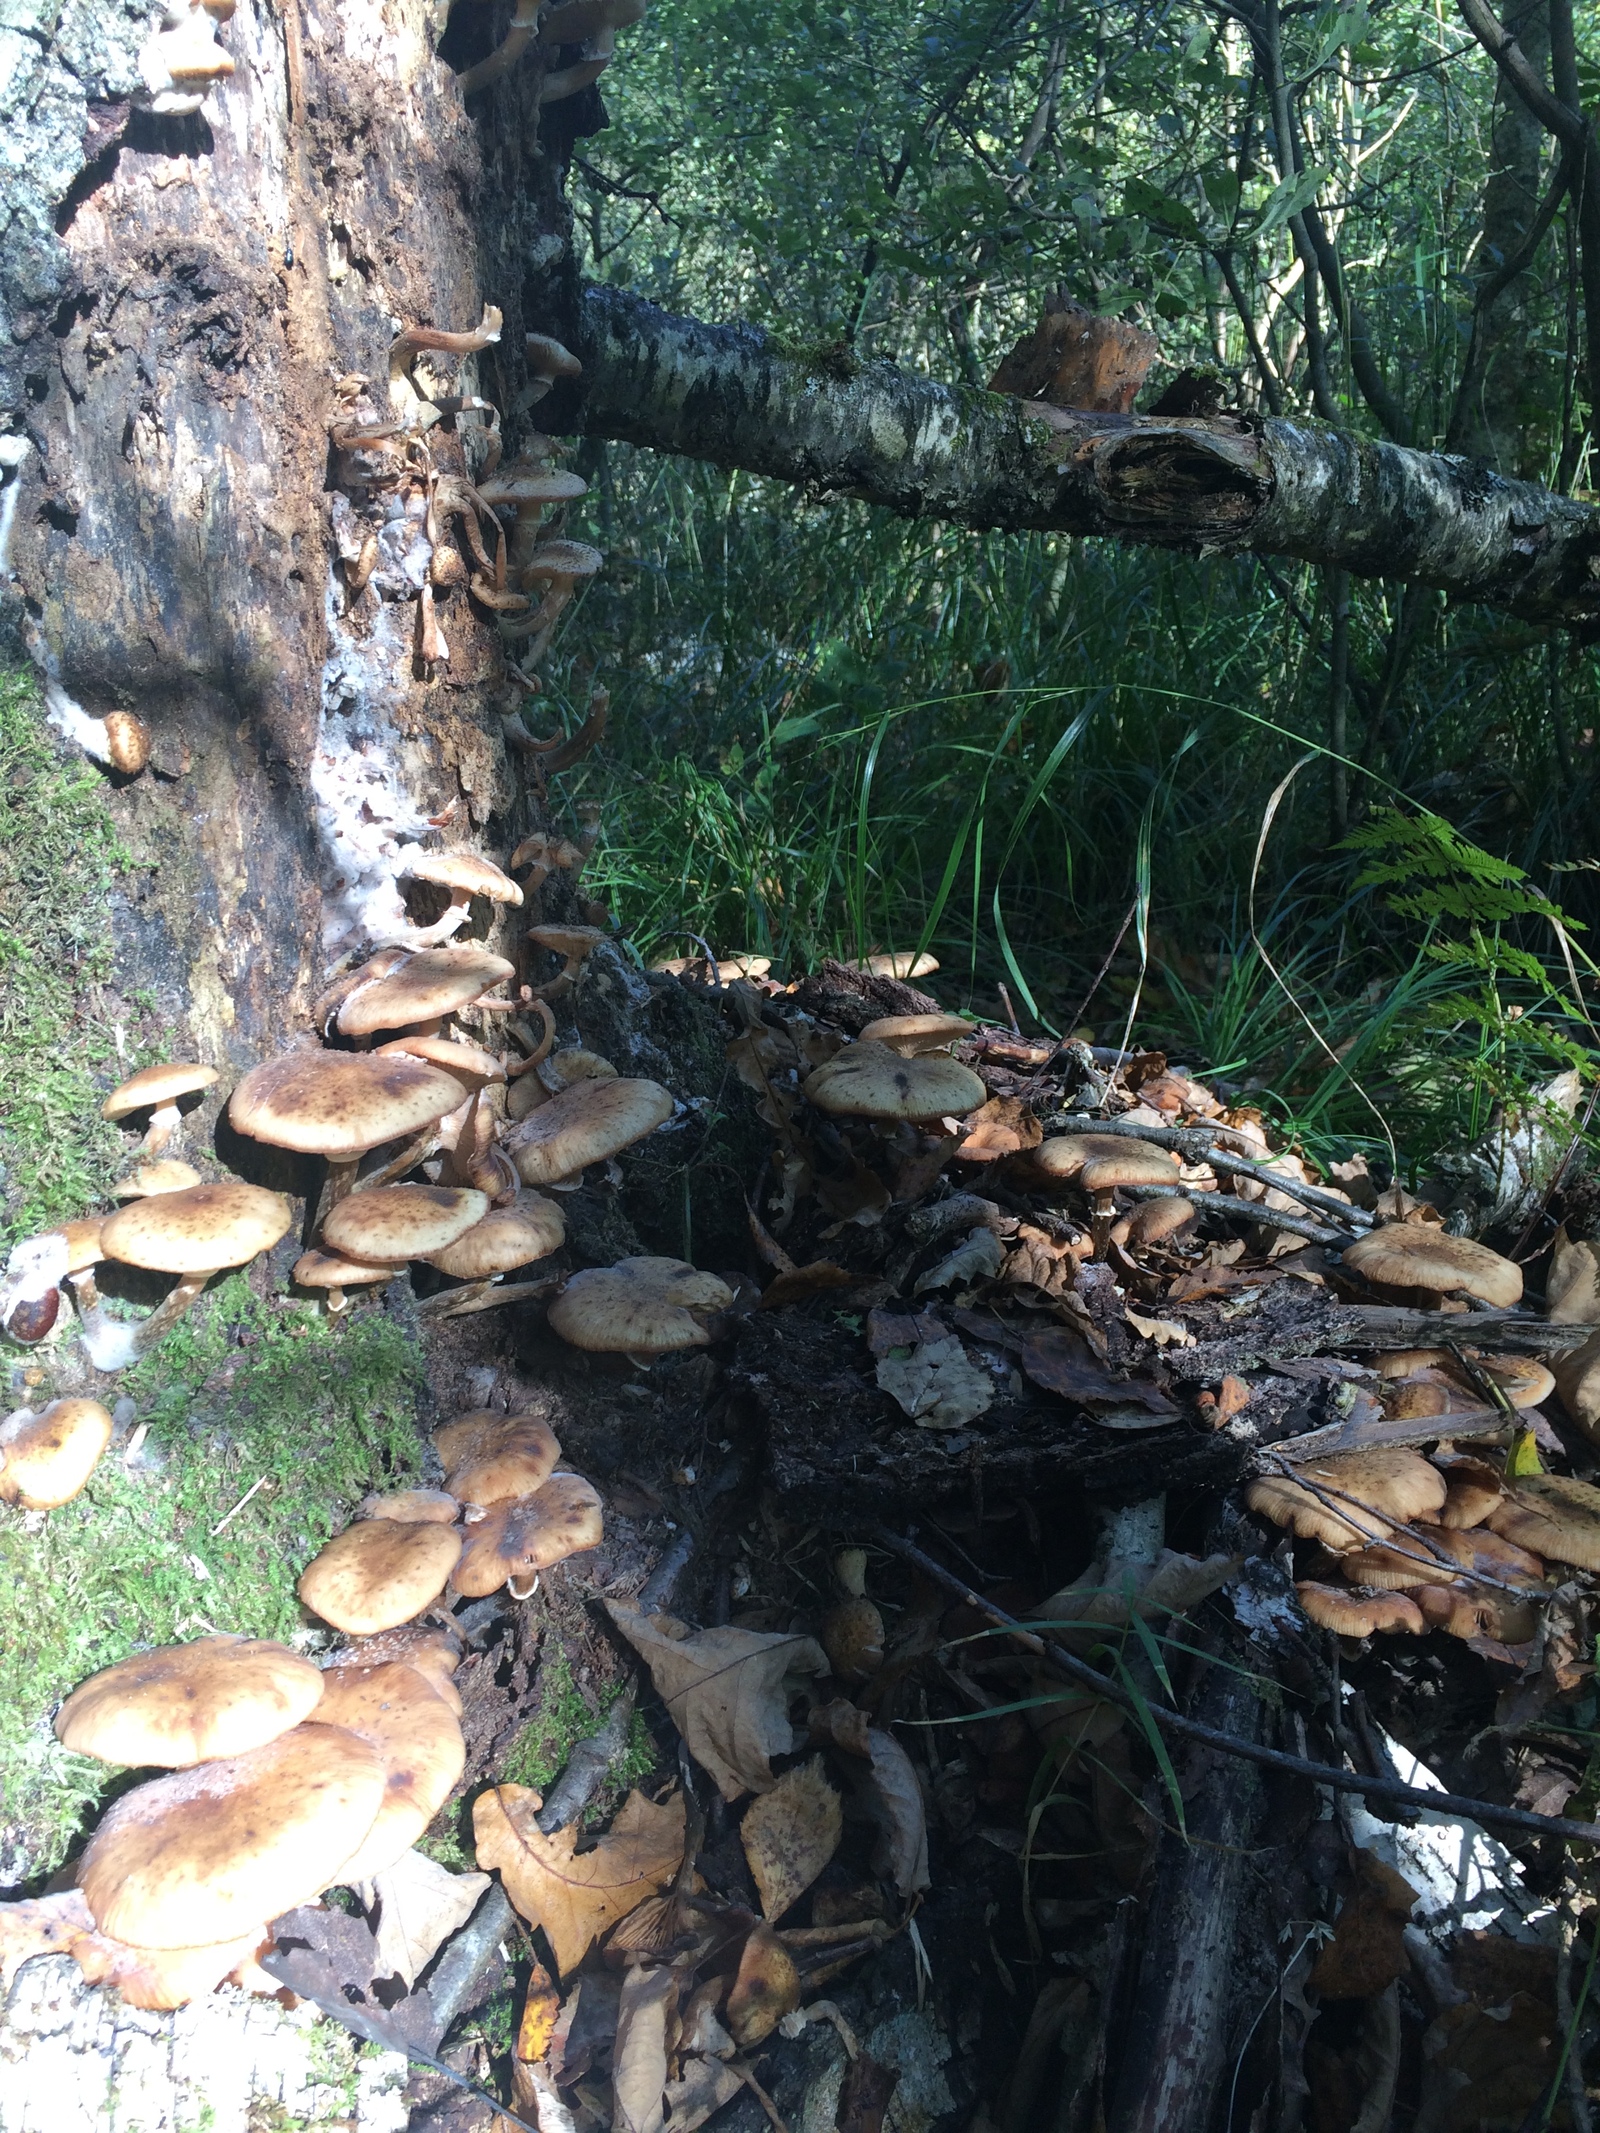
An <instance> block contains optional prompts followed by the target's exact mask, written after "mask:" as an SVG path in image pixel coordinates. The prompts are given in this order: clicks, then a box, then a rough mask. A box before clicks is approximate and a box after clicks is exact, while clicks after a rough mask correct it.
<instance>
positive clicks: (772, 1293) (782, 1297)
mask: <svg viewBox="0 0 1600 2133" xmlns="http://www.w3.org/2000/svg"><path fill="white" fill-rule="evenodd" d="M855 1278H856V1277H855V1275H854V1274H851V1273H848V1272H847V1271H846V1270H845V1268H843V1267H842V1266H835V1265H834V1263H833V1261H832V1260H831V1259H813V1260H812V1262H811V1264H810V1265H809V1266H795V1267H788V1268H786V1269H785V1270H784V1271H783V1272H782V1273H780V1274H778V1275H777V1276H776V1277H775V1278H774V1279H773V1280H771V1281H769V1282H768V1283H767V1286H766V1287H765V1288H764V1289H763V1290H762V1292H761V1300H760V1302H759V1303H758V1304H757V1305H756V1309H757V1310H758V1311H777V1310H781V1309H782V1307H783V1306H784V1305H785V1304H792V1303H804V1302H805V1300H806V1298H807V1297H808V1296H821V1295H823V1294H824V1293H825V1291H827V1290H828V1289H848V1288H849V1287H851V1285H852V1284H853V1283H854V1281H855Z"/></svg>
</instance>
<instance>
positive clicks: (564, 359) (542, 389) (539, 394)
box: [523, 333, 583, 407]
mask: <svg viewBox="0 0 1600 2133" xmlns="http://www.w3.org/2000/svg"><path fill="white" fill-rule="evenodd" d="M523 347H524V350H525V352H526V355H527V361H528V374H529V376H530V377H531V378H532V379H533V381H534V383H533V387H532V389H531V390H530V392H529V394H528V404H529V406H530V407H531V406H532V405H533V404H534V402H535V401H538V400H542V399H543V398H544V396H545V394H546V393H547V392H548V391H549V390H550V388H551V386H552V385H554V384H555V382H556V380H557V378H578V377H581V376H582V375H583V365H582V364H581V363H580V362H579V361H578V359H577V357H576V356H575V355H574V354H573V353H572V350H571V349H570V348H564V347H563V346H562V345H561V343H560V342H559V341H557V340H553V339H552V338H551V336H550V335H549V334H548V333H529V334H525V335H524V336H523Z"/></svg>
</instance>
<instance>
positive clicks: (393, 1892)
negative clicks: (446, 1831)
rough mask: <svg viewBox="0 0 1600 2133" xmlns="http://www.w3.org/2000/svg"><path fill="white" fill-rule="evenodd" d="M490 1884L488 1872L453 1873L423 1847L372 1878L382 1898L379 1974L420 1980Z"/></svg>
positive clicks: (375, 1972) (409, 1982)
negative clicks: (432, 1857) (438, 1950)
mask: <svg viewBox="0 0 1600 2133" xmlns="http://www.w3.org/2000/svg"><path fill="white" fill-rule="evenodd" d="M488 1886H489V1877H488V1875H487V1874H452V1873H451V1872H450V1871H449V1869H448V1868H446V1867H442V1866H439V1865H437V1864H436V1863H435V1862H434V1861H433V1860H432V1859H429V1858H427V1857H426V1856H425V1855H424V1854H423V1853H422V1852H419V1851H409V1852H402V1853H401V1854H400V1856H399V1858H398V1859H397V1860H396V1861H395V1862H394V1864H393V1866H388V1867H385V1868H384V1870H383V1872H382V1873H381V1874H378V1875H376V1876H375V1877H374V1879H373V1882H372V1887H373V1891H374V1893H375V1894H376V1896H377V1899H378V1924H377V1929H376V1933H377V1942H378V1954H377V1960H376V1963H375V1965H374V1968H373V1975H374V1976H375V1977H397V1978H400V1979H401V1980H402V1981H403V1982H404V1983H405V1984H406V1985H408V1986H410V1985H414V1984H415V1983H416V1981H417V1978H418V1977H419V1975H420V1974H421V1973H422V1972H423V1971H424V1970H426V1969H427V1967H428V1964H429V1963H430V1962H431V1961H432V1960H433V1956H434V1953H435V1951H436V1950H437V1949H438V1948H439V1947H440V1946H441V1945H442V1944H443V1943H444V1942H445V1941H446V1940H448V1939H449V1937H450V1935H451V1934H452V1933H454V1932H456V1931H457V1930H458V1929H459V1928H460V1927H462V1926H464V1925H465V1924H466V1922H467V1920H468V1919H469V1918H470V1917H471V1916H472V1914H473V1912H474V1911H475V1910H476V1909H477V1908H478V1900H479V1898H480V1897H481V1896H482V1894H483V1892H484V1890H485V1889H486V1888H487V1887H488Z"/></svg>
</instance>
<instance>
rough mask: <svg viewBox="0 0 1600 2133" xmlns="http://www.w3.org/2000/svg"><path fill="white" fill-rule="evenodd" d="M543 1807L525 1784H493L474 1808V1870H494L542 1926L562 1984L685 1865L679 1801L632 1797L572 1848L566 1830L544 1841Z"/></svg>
mask: <svg viewBox="0 0 1600 2133" xmlns="http://www.w3.org/2000/svg"><path fill="white" fill-rule="evenodd" d="M543 1804H544V1803H543V1800H542V1798H541V1796H540V1795H539V1794H538V1793H537V1792H531V1791H530V1790H529V1789H528V1787H527V1786H525V1785H497V1786H495V1787H494V1788H493V1789H492V1790H490V1791H488V1792H485V1793H480V1794H479V1796H478V1799H477V1800H476V1802H475V1803H474V1805H473V1809H472V1829H473V1835H474V1838H475V1839H476V1844H477V1854H478V1864H479V1865H480V1866H482V1867H486V1868H488V1869H489V1870H490V1871H498V1872H499V1875H500V1878H501V1880H502V1881H503V1882H504V1883H505V1891H506V1894H507V1895H508V1896H509V1897H510V1898H511V1901H512V1903H513V1904H515V1906H516V1908H517V1910H518V1911H519V1912H520V1913H521V1915H522V1916H523V1917H524V1918H525V1919H527V1920H528V1922H529V1924H530V1925H537V1926H542V1927H543V1928H544V1931H545V1936H546V1938H547V1939H548V1940H549V1942H550V1947H551V1950H552V1952H553V1954H554V1955H555V1959H556V1967H557V1969H558V1970H559V1971H560V1972H561V1975H562V1976H563V1977H566V1976H568V1975H570V1973H571V1972H572V1971H573V1970H575V1969H576V1968H577V1966H578V1964H579V1963H581V1962H582V1961H583V1958H584V1957H585V1956H586V1955H587V1954H588V1952H589V1950H590V1949H591V1948H592V1947H593V1946H594V1944H595V1942H596V1941H597V1940H598V1939H599V1937H600V1935H601V1934H602V1933H604V1932H605V1930H606V1929H607V1927H608V1926H613V1925H615V1924H616V1922H617V1920H618V1919H619V1918H625V1917H626V1916H627V1914H628V1913H629V1912H630V1911H631V1910H633V1909H634V1908H635V1906H636V1905H638V1904H640V1903H642V1902H643V1901H644V1899H645V1898H646V1897H647V1896H653V1895H655V1894H657V1893H658V1891H660V1890H661V1889H663V1888H664V1887H665V1886H666V1884H667V1883H668V1882H669V1881H670V1880H671V1879H672V1877H673V1875H674V1874H676V1872H677V1871H678V1867H679V1864H680V1863H681V1861H682V1859H683V1840H684V1801H683V1794H682V1793H681V1792H680V1793H674V1795H673V1797H672V1798H671V1799H670V1800H668V1801H667V1803H666V1805H665V1806H663V1807H656V1806H653V1805H652V1804H651V1802H650V1801H649V1800H647V1799H646V1798H645V1796H644V1794H643V1793H642V1792H630V1793H629V1795H628V1797H627V1799H626V1800H625V1801H624V1802H623V1804H622V1806H621V1808H620V1810H619V1811H618V1813H617V1817H616V1819H615V1821H614V1822H613V1823H612V1825H611V1827H610V1829H609V1830H608V1831H607V1833H606V1835H605V1836H603V1837H602V1838H601V1839H600V1841H599V1842H598V1843H597V1844H596V1845H595V1846H594V1847H593V1848H592V1849H591V1850H589V1851H586V1852H580V1851H578V1849H577V1842H578V1832H577V1829H576V1827H574V1826H570V1825H569V1826H568V1827H567V1828H566V1829H562V1830H557V1831H556V1833H555V1835H554V1836H550V1837H547V1836H546V1835H545V1834H544V1832H543V1830H541V1829H540V1828H539V1826H538V1823H537V1822H536V1821H535V1819H534V1817H535V1816H536V1815H537V1814H538V1812H539V1809H540V1807H541V1806H542V1805H543Z"/></svg>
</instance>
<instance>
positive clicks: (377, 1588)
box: [295, 1518, 461, 1637]
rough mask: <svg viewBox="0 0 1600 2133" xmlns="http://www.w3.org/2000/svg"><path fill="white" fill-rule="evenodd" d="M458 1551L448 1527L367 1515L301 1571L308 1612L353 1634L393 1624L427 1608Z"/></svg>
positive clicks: (456, 1538) (299, 1588)
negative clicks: (403, 1522)
mask: <svg viewBox="0 0 1600 2133" xmlns="http://www.w3.org/2000/svg"><path fill="white" fill-rule="evenodd" d="M460 1553H461V1538H460V1535H459V1534H457V1533H456V1532H455V1531H454V1529H453V1528H452V1527H449V1526H402V1525H397V1524H396V1523H395V1521H394V1520H393V1519H391V1518H369V1519H364V1520H362V1521H361V1522H360V1523H359V1524H358V1525H354V1526H348V1527H347V1528H346V1529H345V1531H344V1532H343V1533H339V1534H336V1535H335V1536H334V1538H333V1539H332V1540H331V1541H329V1542H328V1544H327V1546H326V1547H325V1548H323V1549H322V1551H321V1552H320V1553H319V1554H318V1555H316V1556H315V1557H314V1558H313V1559H312V1561H311V1562H309V1563H308V1564H307V1565H306V1567H305V1569H304V1570H303V1571H302V1572H301V1573H300V1582H299V1584H298V1585H297V1586H296V1588H295V1590H296V1591H297V1592H298V1593H299V1595H300V1597H301V1599H302V1600H303V1601H304V1602H305V1604H306V1606H307V1607H309V1608H310V1609H311V1612H312V1613H313V1614H316V1615H320V1616H321V1617H322V1619H323V1621H324V1622H331V1623H332V1624H333V1626H334V1628H335V1629H342V1630H344V1631H345V1632H346V1633H347V1634H348V1635H350V1636H353V1637H365V1636H371V1634H372V1633H373V1631H374V1630H379V1629H395V1628H398V1626H399V1625H400V1624H401V1623H402V1622H409V1621H411V1620H412V1619H413V1617H414V1616H417V1615H420V1614H421V1613H422V1611H423V1609H424V1608H425V1607H431V1606H432V1604H433V1602H434V1601H435V1600H436V1599H437V1598H438V1597H439V1595H440V1593H441V1592H443V1590H444V1588H445V1581H446V1579H447V1578H448V1577H449V1575H450V1573H451V1571H452V1570H453V1569H454V1568H455V1565H456V1558H457V1557H458V1556H459V1555H460Z"/></svg>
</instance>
